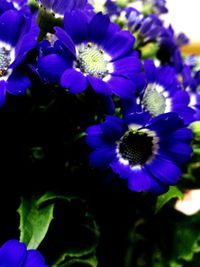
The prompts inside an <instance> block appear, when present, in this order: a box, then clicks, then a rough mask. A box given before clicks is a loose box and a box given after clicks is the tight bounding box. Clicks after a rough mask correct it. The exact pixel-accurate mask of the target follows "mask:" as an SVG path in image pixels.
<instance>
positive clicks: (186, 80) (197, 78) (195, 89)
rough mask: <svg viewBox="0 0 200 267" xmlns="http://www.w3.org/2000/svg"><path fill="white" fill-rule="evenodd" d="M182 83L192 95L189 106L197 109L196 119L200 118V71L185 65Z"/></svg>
mask: <svg viewBox="0 0 200 267" xmlns="http://www.w3.org/2000/svg"><path fill="white" fill-rule="evenodd" d="M182 83H183V86H184V88H185V90H186V91H187V92H188V94H189V96H190V102H189V106H190V107H191V108H192V109H193V110H194V111H195V114H194V118H195V120H200V92H199V86H200V71H193V70H192V68H191V67H189V66H187V65H184V67H183V70H182Z"/></svg>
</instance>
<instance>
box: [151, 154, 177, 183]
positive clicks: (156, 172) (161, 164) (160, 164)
mask: <svg viewBox="0 0 200 267" xmlns="http://www.w3.org/2000/svg"><path fill="white" fill-rule="evenodd" d="M146 168H147V169H148V171H149V172H150V173H151V174H152V175H153V176H155V177H156V178H157V179H158V180H160V181H161V182H163V183H165V184H167V185H175V184H176V183H177V182H178V180H179V179H180V177H181V170H180V169H179V167H178V166H176V165H175V164H174V163H173V162H172V161H170V160H167V159H164V158H161V157H160V156H156V158H155V159H153V160H152V161H151V162H150V163H148V164H146ZM164 170H167V171H164Z"/></svg>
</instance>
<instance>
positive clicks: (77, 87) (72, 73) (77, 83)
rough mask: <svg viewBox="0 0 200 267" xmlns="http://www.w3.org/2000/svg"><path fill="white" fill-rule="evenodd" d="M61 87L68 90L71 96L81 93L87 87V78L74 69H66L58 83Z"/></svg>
mask: <svg viewBox="0 0 200 267" xmlns="http://www.w3.org/2000/svg"><path fill="white" fill-rule="evenodd" d="M60 84H61V86H63V87H64V88H67V89H69V91H70V92H71V93H73V94H77V93H81V92H83V91H84V90H85V89H86V88H87V85H88V82H87V78H86V77H85V76H84V75H83V74H82V73H81V72H80V71H76V70H74V69H67V70H66V71H65V72H64V73H63V75H62V77H61V81H60Z"/></svg>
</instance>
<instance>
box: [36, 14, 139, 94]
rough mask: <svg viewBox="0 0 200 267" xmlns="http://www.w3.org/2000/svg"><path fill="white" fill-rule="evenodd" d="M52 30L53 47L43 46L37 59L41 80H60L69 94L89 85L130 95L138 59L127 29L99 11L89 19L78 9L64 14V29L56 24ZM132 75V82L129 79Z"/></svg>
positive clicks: (132, 89)
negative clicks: (53, 33) (122, 29)
mask: <svg viewBox="0 0 200 267" xmlns="http://www.w3.org/2000/svg"><path fill="white" fill-rule="evenodd" d="M55 31H56V32H55V35H56V37H57V38H58V40H57V41H56V42H55V44H54V48H50V47H49V48H48V47H47V48H46V49H44V48H43V56H41V57H39V58H38V72H39V75H40V77H42V79H43V80H46V81H50V82H55V83H56V82H59V83H60V85H61V86H62V87H64V88H66V89H69V91H70V92H71V93H81V92H83V91H84V90H85V89H86V88H87V87H89V86H91V87H92V88H93V89H94V90H95V91H96V92H97V93H101V94H105V95H109V94H112V93H114V94H116V95H118V96H120V97H122V98H129V97H130V96H133V93H134V90H135V84H136V82H137V79H139V78H137V73H139V72H140V71H141V62H140V60H139V56H138V53H136V52H134V51H133V50H132V48H133V45H134V38H133V36H132V35H131V34H130V33H129V32H128V31H121V30H120V29H119V27H118V26H117V25H115V24H113V23H111V22H110V20H109V18H108V16H106V15H102V14H101V13H98V14H96V15H95V16H94V17H93V18H92V19H91V20H90V21H88V19H87V17H86V15H85V14H84V13H83V12H81V11H72V12H70V13H68V12H67V13H65V17H64V30H63V29H61V28H59V27H55ZM134 74H135V84H134V83H133V82H132V81H131V79H130V77H132V75H134Z"/></svg>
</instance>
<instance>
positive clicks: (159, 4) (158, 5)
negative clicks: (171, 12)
mask: <svg viewBox="0 0 200 267" xmlns="http://www.w3.org/2000/svg"><path fill="white" fill-rule="evenodd" d="M142 2H143V4H144V5H148V6H149V9H150V11H151V12H154V13H157V14H164V13H167V12H168V9H167V7H166V0H142Z"/></svg>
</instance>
